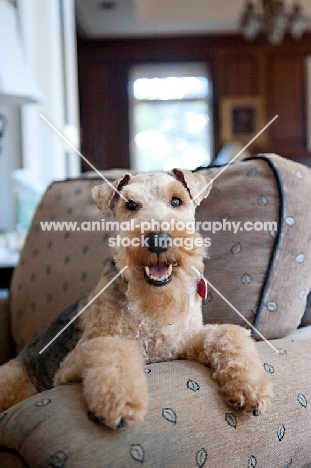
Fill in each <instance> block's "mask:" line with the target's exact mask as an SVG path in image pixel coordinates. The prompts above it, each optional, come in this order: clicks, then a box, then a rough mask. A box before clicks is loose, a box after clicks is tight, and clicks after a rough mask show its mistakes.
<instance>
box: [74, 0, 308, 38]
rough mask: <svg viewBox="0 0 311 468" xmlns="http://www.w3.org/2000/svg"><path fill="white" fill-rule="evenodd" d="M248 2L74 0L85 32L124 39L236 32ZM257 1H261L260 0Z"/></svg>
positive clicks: (290, 0) (303, 1)
mask: <svg viewBox="0 0 311 468" xmlns="http://www.w3.org/2000/svg"><path fill="white" fill-rule="evenodd" d="M245 1H246V0H110V1H108V0H106V1H103V0H75V3H76V16H77V23H78V28H79V31H80V33H81V34H82V35H84V36H87V37H90V38H121V37H139V36H152V35H171V34H204V33H219V32H223V33H230V32H236V31H238V28H239V18H240V16H241V12H242V10H243V7H244V5H245ZM256 1H257V2H258V3H259V1H260V0H256ZM293 3H294V0H285V4H286V6H287V10H288V11H289V10H290V9H291V7H292V5H293ZM102 4H106V5H107V4H108V8H103V7H102V6H101V5H102ZM109 4H110V5H111V7H110V8H109ZM301 5H302V6H303V8H304V11H305V13H306V15H307V16H308V17H310V18H311V1H310V0H301ZM310 23H311V22H310Z"/></svg>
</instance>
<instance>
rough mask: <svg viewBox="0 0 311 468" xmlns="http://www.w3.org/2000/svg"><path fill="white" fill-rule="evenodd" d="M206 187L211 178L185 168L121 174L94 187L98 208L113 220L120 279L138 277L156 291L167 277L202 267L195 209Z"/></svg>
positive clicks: (168, 280) (164, 285) (164, 286)
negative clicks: (122, 269) (106, 182)
mask: <svg viewBox="0 0 311 468" xmlns="http://www.w3.org/2000/svg"><path fill="white" fill-rule="evenodd" d="M210 188H211V180H210V179H208V178H207V177H204V176H201V175H199V174H193V173H191V172H190V171H182V170H180V169H174V170H173V171H172V172H171V173H170V174H166V173H155V174H146V175H144V174H141V175H137V176H134V177H132V176H131V175H130V174H125V175H124V176H123V177H122V178H121V179H119V180H117V181H115V182H114V183H113V184H112V186H110V185H109V184H103V185H100V186H97V187H94V189H93V192H92V194H93V198H94V201H95V203H96V205H97V206H98V208H99V209H100V210H101V211H102V213H105V211H106V210H107V209H108V208H110V209H111V211H112V213H113V215H114V218H115V221H117V222H118V225H119V230H118V233H117V235H118V237H117V238H116V239H115V259H116V262H117V264H118V265H119V267H120V268H123V267H124V266H127V267H128V268H127V269H126V270H125V273H124V277H125V278H126V279H127V280H128V281H131V280H133V279H134V280H135V281H141V282H142V287H143V289H145V288H148V290H149V291H150V288H151V289H153V291H154V292H156V293H159V292H161V290H163V289H167V287H168V285H169V284H170V283H171V281H172V279H174V278H175V279H178V278H179V279H181V276H182V277H183V278H182V279H183V281H184V276H185V275H188V276H189V275H190V276H191V277H193V276H194V275H195V273H194V271H193V269H192V268H191V267H192V266H194V267H196V268H197V269H199V270H200V271H202V258H203V257H204V255H205V251H206V249H205V245H204V240H203V239H202V238H201V236H200V234H199V233H198V232H196V230H195V218H194V216H195V208H196V206H197V205H198V204H199V203H200V202H201V200H202V199H203V198H205V197H206V196H207V195H208V193H209V191H210Z"/></svg>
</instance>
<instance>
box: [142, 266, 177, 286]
mask: <svg viewBox="0 0 311 468" xmlns="http://www.w3.org/2000/svg"><path fill="white" fill-rule="evenodd" d="M172 271H173V265H172V263H170V264H169V265H157V264H156V265H151V266H145V267H144V273H145V280H146V281H147V283H149V284H152V285H153V286H163V285H164V284H167V283H169V282H170V281H171V279H172Z"/></svg>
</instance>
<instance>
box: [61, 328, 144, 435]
mask: <svg viewBox="0 0 311 468" xmlns="http://www.w3.org/2000/svg"><path fill="white" fill-rule="evenodd" d="M143 364H144V361H143V357H142V354H141V352H140V349H139V347H138V344H137V343H136V342H135V341H133V340H128V339H121V338H119V337H99V338H93V339H91V340H89V341H85V342H80V343H79V344H78V345H77V346H76V348H75V349H74V350H73V351H72V352H71V353H70V354H69V355H68V356H67V357H66V358H65V359H64V361H63V362H62V364H61V366H60V368H59V370H58V372H57V374H56V376H55V380H54V384H55V385H62V384H65V383H67V382H72V381H77V380H80V381H81V380H82V381H83V392H84V397H85V400H86V403H87V406H88V408H89V410H90V411H91V412H92V413H93V414H94V415H95V416H96V418H98V419H99V420H100V421H102V422H103V423H104V424H105V425H106V426H108V427H111V428H113V429H116V428H118V427H122V426H125V425H127V424H131V423H134V422H136V421H140V420H142V419H143V417H144V415H145V414H146V412H147V405H148V389H147V381H146V376H145V374H144V372H143Z"/></svg>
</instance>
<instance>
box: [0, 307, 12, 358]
mask: <svg viewBox="0 0 311 468" xmlns="http://www.w3.org/2000/svg"><path fill="white" fill-rule="evenodd" d="M14 354H15V353H14V343H13V339H12V336H11V330H10V301H9V298H4V299H2V298H1V299H0V364H4V363H5V362H7V361H8V360H9V359H11V358H12V357H14Z"/></svg>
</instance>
